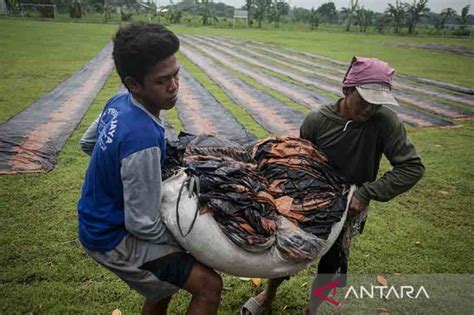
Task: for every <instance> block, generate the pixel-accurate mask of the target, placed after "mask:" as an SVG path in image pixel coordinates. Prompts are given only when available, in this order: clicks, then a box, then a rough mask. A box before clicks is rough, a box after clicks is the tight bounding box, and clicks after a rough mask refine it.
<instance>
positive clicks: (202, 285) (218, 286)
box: [191, 266, 224, 303]
mask: <svg viewBox="0 0 474 315" xmlns="http://www.w3.org/2000/svg"><path fill="white" fill-rule="evenodd" d="M202 267H203V268H200V270H199V276H198V277H197V278H196V279H195V280H197V283H199V285H198V286H197V287H195V288H196V289H195V290H194V292H191V293H192V294H193V296H195V297H196V298H199V299H204V300H206V302H209V303H219V301H220V298H221V292H222V288H223V286H224V284H223V282H222V278H221V276H219V275H218V274H217V273H216V272H215V271H214V270H211V269H208V268H207V267H204V266H202ZM195 283H196V282H195Z"/></svg>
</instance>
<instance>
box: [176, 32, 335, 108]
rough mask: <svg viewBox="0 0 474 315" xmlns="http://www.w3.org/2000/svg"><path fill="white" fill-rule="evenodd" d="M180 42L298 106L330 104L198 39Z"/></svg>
mask: <svg viewBox="0 0 474 315" xmlns="http://www.w3.org/2000/svg"><path fill="white" fill-rule="evenodd" d="M181 40H182V41H183V42H185V43H187V44H190V45H192V46H193V47H194V48H197V49H199V50H201V51H202V52H204V53H205V54H206V55H207V56H209V57H212V58H214V59H216V60H218V61H219V62H220V63H222V64H224V65H225V66H227V67H230V68H233V69H235V70H237V71H239V72H241V73H243V74H245V75H247V76H249V77H251V78H252V79H254V80H255V81H257V82H258V83H260V84H263V85H265V86H266V87H268V88H271V89H273V90H275V91H278V92H279V93H281V94H283V95H285V96H286V97H288V98H289V99H292V100H294V101H295V102H298V103H299V104H302V105H304V106H306V107H308V108H310V109H318V108H320V107H321V105H322V104H326V103H329V102H331V99H330V98H329V97H327V96H325V95H323V94H320V93H316V92H315V91H312V90H309V89H305V88H303V87H300V86H297V85H295V84H292V83H290V82H288V81H284V80H282V79H280V78H277V77H274V76H271V75H268V74H266V73H264V72H262V71H259V70H256V69H255V68H252V67H249V66H246V65H244V64H243V63H240V62H238V61H236V60H234V59H231V58H230V57H229V56H227V55H225V54H223V53H220V52H218V51H217V50H215V49H211V48H206V47H209V46H207V42H206V41H204V40H202V39H200V38H197V37H190V36H186V37H181Z"/></svg>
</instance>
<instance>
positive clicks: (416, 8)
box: [407, 0, 430, 34]
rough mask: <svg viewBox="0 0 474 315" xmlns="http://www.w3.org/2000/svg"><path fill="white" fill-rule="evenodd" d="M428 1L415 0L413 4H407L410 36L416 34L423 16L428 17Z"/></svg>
mask: <svg viewBox="0 0 474 315" xmlns="http://www.w3.org/2000/svg"><path fill="white" fill-rule="evenodd" d="M427 3H428V0H420V1H418V2H417V1H416V0H413V4H407V13H408V34H412V33H414V32H415V28H416V24H418V21H419V20H420V18H421V17H422V16H426V15H427V14H428V13H429V12H430V9H429V8H428V7H427V6H426V5H427Z"/></svg>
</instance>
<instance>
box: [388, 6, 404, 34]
mask: <svg viewBox="0 0 474 315" xmlns="http://www.w3.org/2000/svg"><path fill="white" fill-rule="evenodd" d="M385 12H386V13H387V15H388V16H390V19H391V21H392V25H393V31H394V33H395V34H398V33H400V28H401V26H402V25H403V22H404V21H405V17H406V10H405V4H403V3H400V2H399V1H398V0H397V1H396V3H395V6H393V5H392V4H391V3H389V4H388V8H387V10H386V11H385Z"/></svg>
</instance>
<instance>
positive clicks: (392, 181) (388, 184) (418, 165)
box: [355, 157, 425, 204]
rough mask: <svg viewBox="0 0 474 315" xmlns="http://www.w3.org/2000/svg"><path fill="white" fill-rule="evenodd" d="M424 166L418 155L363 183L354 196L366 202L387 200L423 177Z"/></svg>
mask: <svg viewBox="0 0 474 315" xmlns="http://www.w3.org/2000/svg"><path fill="white" fill-rule="evenodd" d="M424 171H425V167H424V166H423V163H422V162H421V159H420V158H419V157H416V158H414V159H413V160H411V161H406V162H404V163H403V164H400V165H396V166H394V167H393V169H392V170H391V171H389V172H387V173H385V174H384V175H383V176H382V177H381V178H379V179H378V180H376V181H374V182H370V183H364V184H363V185H362V186H361V187H359V188H358V189H357V190H356V192H355V196H356V197H357V198H358V199H359V200H360V201H362V202H364V203H366V204H368V203H369V202H370V200H372V199H373V200H377V201H389V200H390V199H392V198H394V197H396V196H398V195H400V194H402V193H404V192H406V191H407V190H409V189H410V188H412V187H413V186H414V185H415V184H416V183H417V182H418V181H419V180H420V179H421V177H423V174H424Z"/></svg>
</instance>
